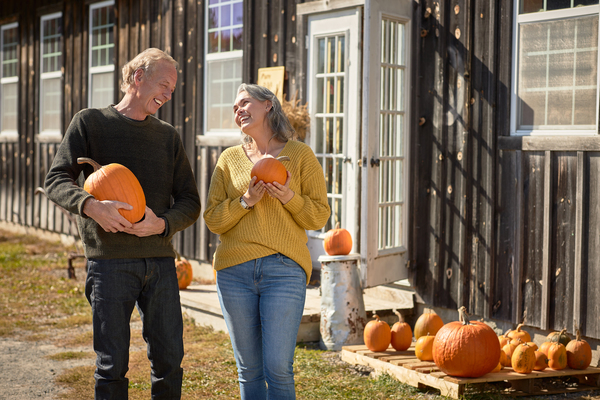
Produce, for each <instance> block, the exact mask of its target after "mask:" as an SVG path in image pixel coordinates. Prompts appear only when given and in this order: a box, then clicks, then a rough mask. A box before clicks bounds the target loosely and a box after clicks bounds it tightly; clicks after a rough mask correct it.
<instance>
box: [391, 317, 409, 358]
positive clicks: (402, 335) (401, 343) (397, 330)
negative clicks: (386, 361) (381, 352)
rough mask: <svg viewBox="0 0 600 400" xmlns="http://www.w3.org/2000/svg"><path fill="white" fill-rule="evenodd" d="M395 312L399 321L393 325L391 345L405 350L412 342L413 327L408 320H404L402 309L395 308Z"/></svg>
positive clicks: (399, 349)
mask: <svg viewBox="0 0 600 400" xmlns="http://www.w3.org/2000/svg"><path fill="white" fill-rule="evenodd" d="M394 313H395V314H396V315H397V316H398V322H396V323H395V324H394V325H392V338H391V345H392V347H393V348H394V349H396V350H397V351H404V350H406V349H408V348H409V347H410V345H411V343H412V336H413V335H412V329H411V328H410V325H409V324H408V323H407V322H404V318H403V317H402V314H401V313H400V311H397V310H394Z"/></svg>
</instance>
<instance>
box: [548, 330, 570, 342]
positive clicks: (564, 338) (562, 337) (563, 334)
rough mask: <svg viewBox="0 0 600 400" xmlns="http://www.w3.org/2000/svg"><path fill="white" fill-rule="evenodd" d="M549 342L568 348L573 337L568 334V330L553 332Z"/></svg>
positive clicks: (549, 336)
mask: <svg viewBox="0 0 600 400" xmlns="http://www.w3.org/2000/svg"><path fill="white" fill-rule="evenodd" d="M547 338H548V342H553V343H556V342H558V343H562V344H563V346H566V345H567V344H568V343H569V342H570V341H571V336H569V335H568V334H567V330H566V329H563V330H562V331H560V332H552V333H550V334H549V335H548V337H547Z"/></svg>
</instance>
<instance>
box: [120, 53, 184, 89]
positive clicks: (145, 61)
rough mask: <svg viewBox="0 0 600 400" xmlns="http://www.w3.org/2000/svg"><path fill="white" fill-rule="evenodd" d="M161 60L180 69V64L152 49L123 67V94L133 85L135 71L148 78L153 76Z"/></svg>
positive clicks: (165, 54)
mask: <svg viewBox="0 0 600 400" xmlns="http://www.w3.org/2000/svg"><path fill="white" fill-rule="evenodd" d="M161 60H164V61H167V62H169V63H171V65H173V66H174V67H175V69H179V63H177V61H175V59H173V57H171V56H170V55H168V54H167V53H165V52H164V51H162V50H160V49H157V48H154V47H151V48H149V49H146V50H144V51H142V52H141V53H140V54H138V55H137V56H135V57H134V58H133V59H132V60H131V61H129V62H128V63H127V64H125V66H124V67H123V70H122V71H121V72H122V73H123V83H121V92H123V93H127V90H129V88H130V87H131V86H132V85H133V82H134V81H133V76H134V75H135V71H137V70H138V69H141V70H143V71H144V73H145V74H146V75H148V76H152V73H153V72H154V66H155V65H156V64H157V63H158V62H159V61H161Z"/></svg>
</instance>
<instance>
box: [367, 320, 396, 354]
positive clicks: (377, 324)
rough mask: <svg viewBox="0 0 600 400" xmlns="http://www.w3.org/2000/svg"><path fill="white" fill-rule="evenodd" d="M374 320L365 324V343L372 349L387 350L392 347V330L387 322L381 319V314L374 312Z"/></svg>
mask: <svg viewBox="0 0 600 400" xmlns="http://www.w3.org/2000/svg"><path fill="white" fill-rule="evenodd" d="M373 318H375V319H374V320H371V321H369V322H368V323H367V325H365V330H364V333H363V338H364V340H365V345H366V346H367V348H368V349H369V350H371V351H375V352H377V351H385V350H387V348H388V347H390V342H391V340H392V330H391V329H390V326H389V325H388V323H387V322H385V321H382V320H380V319H379V315H377V314H375V313H373Z"/></svg>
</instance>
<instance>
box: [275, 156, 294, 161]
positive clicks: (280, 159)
mask: <svg viewBox="0 0 600 400" xmlns="http://www.w3.org/2000/svg"><path fill="white" fill-rule="evenodd" d="M276 160H277V161H291V160H290V158H289V157H288V156H279V157H277V158H276Z"/></svg>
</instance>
